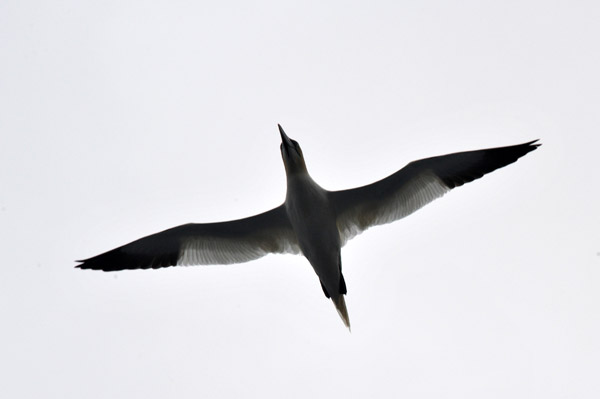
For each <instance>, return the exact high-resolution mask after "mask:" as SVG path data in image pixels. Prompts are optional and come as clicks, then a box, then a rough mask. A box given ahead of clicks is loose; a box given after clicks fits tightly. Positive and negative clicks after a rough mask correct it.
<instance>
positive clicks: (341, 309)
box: [331, 294, 351, 331]
mask: <svg viewBox="0 0 600 399" xmlns="http://www.w3.org/2000/svg"><path fill="white" fill-rule="evenodd" d="M331 300H332V301H333V304H334V305H335V309H336V310H337V312H338V314H339V315H340V317H341V318H342V321H343V322H344V325H345V326H346V327H348V331H351V330H350V318H349V317H348V309H346V301H345V300H344V295H343V294H340V295H338V297H337V298H331Z"/></svg>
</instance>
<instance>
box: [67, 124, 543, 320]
mask: <svg viewBox="0 0 600 399" xmlns="http://www.w3.org/2000/svg"><path fill="white" fill-rule="evenodd" d="M278 127H279V133H280V135H281V145H280V150H281V157H282V158H283V164H284V166H285V174H286V178H287V193H286V197H285V202H284V203H283V204H281V205H280V206H278V207H276V208H274V209H271V210H270V211H267V212H264V213H261V214H258V215H255V216H251V217H248V218H245V219H239V220H232V221H227V222H219V223H201V224H198V223H189V224H184V225H181V226H177V227H173V228H171V229H168V230H164V231H161V232H159V233H156V234H152V235H149V236H146V237H143V238H140V239H138V240H135V241H133V242H130V243H129V244H126V245H123V246H121V247H118V248H115V249H113V250H111V251H108V252H105V253H102V254H100V255H97V256H94V257H91V258H88V259H84V260H79V261H76V262H80V264H79V265H77V266H76V267H77V268H80V269H93V270H104V271H117V270H125V269H150V268H152V269H157V268H161V267H167V266H176V265H177V266H179V265H211V264H231V263H241V262H248V261H251V260H254V259H258V258H261V257H263V256H265V255H267V254H270V253H275V254H283V253H289V254H302V255H304V256H305V257H306V258H307V259H308V261H309V262H310V264H311V265H312V267H313V269H314V271H315V273H316V274H317V276H318V277H319V281H320V283H321V287H322V289H323V292H324V293H325V296H326V297H327V298H330V299H331V300H332V301H333V304H334V305H335V308H336V309H337V311H338V313H339V315H340V317H341V318H342V321H343V322H344V325H345V326H346V327H348V329H350V318H349V317H348V310H347V309H346V303H345V300H344V295H346V293H347V290H346V282H345V281H344V275H343V274H342V260H341V248H342V247H343V246H344V245H345V244H346V242H348V240H350V239H351V238H353V237H354V236H356V235H357V234H359V233H361V232H363V231H365V230H367V229H368V228H370V227H372V226H377V225H382V224H386V223H391V222H393V221H395V220H398V219H401V218H403V217H405V216H408V215H410V214H411V213H413V212H415V211H416V210H417V209H419V208H421V207H423V206H424V205H426V204H428V203H430V202H431V201H433V200H434V199H436V198H439V197H441V196H442V195H444V194H445V193H446V192H448V191H450V190H451V189H453V188H455V187H458V186H462V185H463V184H464V183H468V182H471V181H473V180H475V179H478V178H480V177H482V176H483V175H485V174H487V173H490V172H492V171H494V170H496V169H498V168H501V167H503V166H506V165H508V164H511V163H513V162H515V161H516V160H517V159H519V158H521V157H522V156H524V155H525V154H527V153H528V152H530V151H533V150H535V149H536V148H537V147H538V146H540V145H541V144H536V142H537V141H538V140H534V141H530V142H528V143H524V144H518V145H513V146H508V147H498V148H489V149H483V150H476V151H467V152H458V153H453V154H448V155H442V156H437V157H433V158H426V159H421V160H418V161H414V162H411V163H409V164H408V165H406V166H405V167H404V168H402V169H400V170H399V171H397V172H395V173H393V174H392V175H390V176H388V177H386V178H385V179H382V180H379V181H377V182H375V183H372V184H369V185H366V186H362V187H358V188H352V189H348V190H341V191H328V190H325V189H324V188H322V187H321V186H319V185H318V184H317V183H316V182H315V181H314V180H313V179H312V178H311V177H310V175H309V173H308V170H307V169H306V163H305V161H304V156H303V154H302V149H301V148H300V145H299V144H298V142H297V141H295V140H292V139H290V138H289V137H288V136H287V135H286V134H285V132H284V130H283V128H282V127H281V125H278Z"/></svg>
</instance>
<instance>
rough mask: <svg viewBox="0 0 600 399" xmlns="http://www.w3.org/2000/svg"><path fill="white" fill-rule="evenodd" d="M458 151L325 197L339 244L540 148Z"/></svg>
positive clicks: (519, 146) (530, 143)
mask: <svg viewBox="0 0 600 399" xmlns="http://www.w3.org/2000/svg"><path fill="white" fill-rule="evenodd" d="M536 141H537V140H535V141H531V142H528V143H524V144H519V145H514V146H509V147H498V148H490V149H485V150H476V151H467V152H459V153H454V154H448V155H442V156H438V157H433V158H426V159H421V160H418V161H414V162H411V163H409V164H408V165H406V166H405V167H404V168H402V169H400V170H399V171H398V172H396V173H394V174H392V175H390V176H388V177H386V178H385V179H383V180H380V181H378V182H375V183H373V184H370V185H367V186H363V187H358V188H354V189H350V190H343V191H333V192H330V196H331V201H332V203H333V205H334V207H335V209H336V213H337V225H338V230H339V231H340V237H341V239H342V243H346V242H347V241H348V240H350V239H351V238H352V237H354V236H356V235H357V234H360V233H361V232H363V231H364V230H366V229H368V228H369V227H372V226H376V225H380V224H385V223H390V222H393V221H395V220H398V219H401V218H403V217H405V216H408V215H410V214H411V213H413V212H415V211H416V210H418V209H419V208H421V207H423V206H425V205H426V204H428V203H430V202H431V201H433V200H434V199H436V198H439V197H441V196H442V195H444V194H445V193H446V192H448V191H450V190H451V189H453V188H454V187H458V186H462V185H463V184H465V183H468V182H471V181H473V180H475V179H478V178H480V177H482V176H483V175H485V174H487V173H490V172H492V171H494V170H496V169H498V168H501V167H503V166H506V165H508V164H511V163H513V162H515V161H516V160H517V159H519V158H521V157H522V156H524V155H525V154H527V153H528V152H530V151H533V150H535V149H536V148H537V147H538V146H539V145H540V144H535V142H536Z"/></svg>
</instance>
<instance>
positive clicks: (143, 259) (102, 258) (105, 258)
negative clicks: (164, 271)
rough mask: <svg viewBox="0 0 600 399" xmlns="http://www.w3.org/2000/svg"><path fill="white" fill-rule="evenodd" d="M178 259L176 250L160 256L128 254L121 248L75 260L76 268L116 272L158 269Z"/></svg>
mask: <svg viewBox="0 0 600 399" xmlns="http://www.w3.org/2000/svg"><path fill="white" fill-rule="evenodd" d="M178 259H179V253H178V251H175V252H168V253H165V254H162V255H160V256H152V255H141V254H137V255H134V254H130V253H127V252H125V251H122V250H121V248H117V249H113V250H112V251H108V252H105V253H103V254H100V255H97V256H94V257H91V258H88V259H84V260H77V261H76V262H80V264H79V265H75V268H76V269H82V270H101V271H104V272H116V271H120V270H134V269H159V268H162V267H169V266H175V265H177V260H178Z"/></svg>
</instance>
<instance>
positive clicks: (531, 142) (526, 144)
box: [521, 139, 542, 151]
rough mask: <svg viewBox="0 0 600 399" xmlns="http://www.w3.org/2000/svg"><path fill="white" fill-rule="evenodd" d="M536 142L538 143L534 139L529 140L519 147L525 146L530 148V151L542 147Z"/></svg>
mask: <svg viewBox="0 0 600 399" xmlns="http://www.w3.org/2000/svg"><path fill="white" fill-rule="evenodd" d="M538 141H540V139H535V140H531V141H529V142H527V143H523V144H521V145H523V146H527V147H532V151H533V150H535V149H536V148H538V147H541V146H542V143H538Z"/></svg>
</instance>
